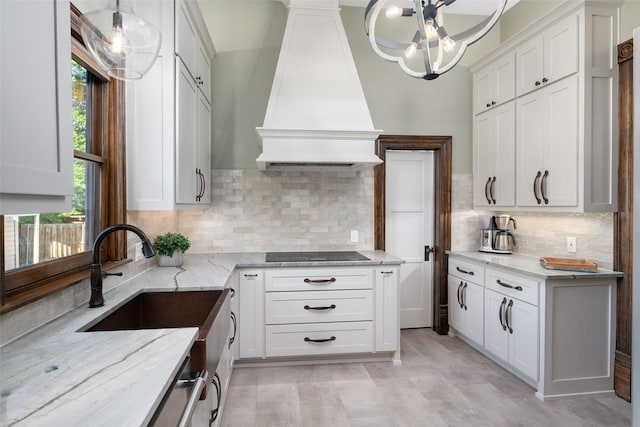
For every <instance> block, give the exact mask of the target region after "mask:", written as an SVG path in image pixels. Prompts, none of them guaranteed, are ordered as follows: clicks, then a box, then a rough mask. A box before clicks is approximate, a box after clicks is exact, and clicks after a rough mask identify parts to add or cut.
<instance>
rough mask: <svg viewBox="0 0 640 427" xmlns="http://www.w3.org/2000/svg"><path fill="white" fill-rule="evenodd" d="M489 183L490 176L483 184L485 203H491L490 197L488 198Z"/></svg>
mask: <svg viewBox="0 0 640 427" xmlns="http://www.w3.org/2000/svg"><path fill="white" fill-rule="evenodd" d="M490 184H491V177H489V179H487V182H486V183H485V184H484V197H485V199H487V203H489V204H491V199H490V198H489V185H490Z"/></svg>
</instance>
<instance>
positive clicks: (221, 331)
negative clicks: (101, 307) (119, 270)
mask: <svg viewBox="0 0 640 427" xmlns="http://www.w3.org/2000/svg"><path fill="white" fill-rule="evenodd" d="M228 295H229V289H225V290H213V291H182V292H142V293H140V294H137V295H135V296H134V297H133V298H131V299H130V300H128V301H126V302H124V303H123V304H121V305H119V306H118V307H116V309H115V310H114V311H113V312H111V313H110V314H108V315H107V317H105V318H104V319H102V320H100V321H99V322H98V323H96V324H94V325H91V326H89V327H88V328H86V329H83V331H84V332H96V331H125V330H137V329H163V328H190V327H197V328H198V329H199V332H198V337H197V339H196V341H195V342H194V343H193V346H192V347H191V353H190V361H189V363H190V365H191V367H190V370H191V372H198V371H200V370H202V369H206V370H208V371H209V375H210V376H212V375H213V373H214V372H215V370H216V367H217V366H218V362H219V361H220V355H221V354H222V350H223V348H224V345H225V344H226V338H227V336H228V332H229V327H230V321H231V306H230V298H228ZM203 397H204V396H203Z"/></svg>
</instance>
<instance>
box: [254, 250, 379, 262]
mask: <svg viewBox="0 0 640 427" xmlns="http://www.w3.org/2000/svg"><path fill="white" fill-rule="evenodd" d="M322 261H333V262H335V261H370V258H367V257H366V256H364V255H362V254H361V253H360V252H356V251H338V252H335V251H324V252H267V259H266V262H322Z"/></svg>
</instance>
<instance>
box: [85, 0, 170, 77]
mask: <svg viewBox="0 0 640 427" xmlns="http://www.w3.org/2000/svg"><path fill="white" fill-rule="evenodd" d="M81 21H82V22H81V25H80V33H81V34H82V39H83V40H84V43H85V45H86V46H87V48H88V49H89V51H90V52H91V54H92V56H93V57H94V59H95V60H96V61H97V62H98V64H100V66H101V67H102V68H103V69H104V70H105V71H106V72H107V74H109V75H110V76H111V77H114V78H116V79H120V80H137V79H140V78H142V76H143V75H144V74H145V73H146V72H147V71H149V69H150V68H151V66H152V65H153V63H154V62H155V60H156V58H157V56H158V52H159V51H160V45H161V44H162V37H161V35H160V31H159V30H158V29H157V28H156V27H155V26H153V25H152V24H151V23H150V22H149V21H146V20H144V19H142V18H140V17H139V16H136V15H135V13H134V11H133V6H132V5H131V2H130V0H110V1H109V4H108V5H107V7H106V8H105V9H101V10H94V11H91V12H88V13H85V14H83V15H82V17H81Z"/></svg>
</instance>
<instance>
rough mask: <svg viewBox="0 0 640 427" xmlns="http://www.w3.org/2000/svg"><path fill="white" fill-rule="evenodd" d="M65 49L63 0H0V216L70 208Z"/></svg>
mask: <svg viewBox="0 0 640 427" xmlns="http://www.w3.org/2000/svg"><path fill="white" fill-rule="evenodd" d="M26 23H28V29H29V30H28V31H26V32H25V25H26ZM70 46H71V24H70V9H69V1H65V0H57V1H54V0H49V1H39V2H31V1H17V0H16V1H7V0H3V1H0V51H2V60H0V93H1V94H2V95H1V96H0V215H4V214H20V213H41V212H65V211H68V210H70V209H71V196H72V195H73V140H72V131H71V49H70Z"/></svg>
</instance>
